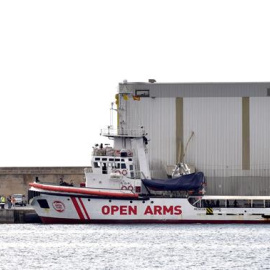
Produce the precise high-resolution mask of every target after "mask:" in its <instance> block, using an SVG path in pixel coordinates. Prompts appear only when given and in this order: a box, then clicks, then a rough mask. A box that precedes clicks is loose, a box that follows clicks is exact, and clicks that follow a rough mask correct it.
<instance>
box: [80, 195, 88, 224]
mask: <svg viewBox="0 0 270 270" xmlns="http://www.w3.org/2000/svg"><path fill="white" fill-rule="evenodd" d="M78 199H79V202H80V203H81V206H82V208H83V211H84V213H85V215H86V217H87V219H90V217H89V215H88V213H87V211H86V208H85V206H84V203H83V201H82V198H78Z"/></svg>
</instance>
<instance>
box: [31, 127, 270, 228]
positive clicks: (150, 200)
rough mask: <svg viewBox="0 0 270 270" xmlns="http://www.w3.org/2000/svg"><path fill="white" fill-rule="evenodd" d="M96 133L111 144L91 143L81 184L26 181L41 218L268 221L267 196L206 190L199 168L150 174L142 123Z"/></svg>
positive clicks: (58, 220)
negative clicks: (161, 175)
mask: <svg viewBox="0 0 270 270" xmlns="http://www.w3.org/2000/svg"><path fill="white" fill-rule="evenodd" d="M101 134H102V135H104V136H106V137H108V138H110V139H112V140H113V141H114V146H113V147H111V146H109V145H105V146H103V144H100V145H96V146H95V147H94V148H93V153H92V159H91V168H88V169H85V172H84V173H85V183H83V185H82V186H78V187H75V186H70V185H68V184H65V183H63V182H62V183H59V184H58V185H56V184H48V183H41V182H40V181H35V182H33V183H30V192H29V194H30V197H32V199H31V205H32V206H33V207H34V209H35V211H36V213H37V215H38V216H39V217H40V219H41V220H42V222H43V223H50V224H55V223H65V224H67V223H72V224H83V223H179V224H180V223H221V224H223V223H263V224H264V223H270V196H207V195H205V194H204V193H205V186H206V181H205V177H204V174H203V173H202V172H193V173H188V174H182V175H179V174H177V176H176V177H173V178H170V179H153V178H152V177H151V173H150V169H149V162H148V156H147V144H148V140H147V138H146V136H147V134H146V132H145V131H144V130H143V129H140V130H126V129H124V128H123V127H120V128H119V129H118V130H116V131H113V130H112V129H111V126H109V127H108V129H106V130H104V131H102V132H101ZM185 171H188V170H185Z"/></svg>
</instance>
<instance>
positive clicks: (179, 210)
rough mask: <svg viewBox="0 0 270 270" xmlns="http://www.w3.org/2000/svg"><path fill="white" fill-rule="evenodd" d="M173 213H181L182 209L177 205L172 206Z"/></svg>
mask: <svg viewBox="0 0 270 270" xmlns="http://www.w3.org/2000/svg"><path fill="white" fill-rule="evenodd" d="M174 214H175V215H181V214H182V210H181V206H180V205H177V206H175V207H174Z"/></svg>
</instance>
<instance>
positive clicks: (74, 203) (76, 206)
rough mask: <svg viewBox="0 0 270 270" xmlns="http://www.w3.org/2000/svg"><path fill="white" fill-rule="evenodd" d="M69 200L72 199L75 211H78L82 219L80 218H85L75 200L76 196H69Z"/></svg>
mask: <svg viewBox="0 0 270 270" xmlns="http://www.w3.org/2000/svg"><path fill="white" fill-rule="evenodd" d="M71 200H72V202H73V205H74V207H75V209H76V211H77V213H78V216H79V218H80V219H82V220H83V219H85V218H84V216H83V213H82V211H81V209H80V206H79V204H78V202H77V201H76V198H75V197H71Z"/></svg>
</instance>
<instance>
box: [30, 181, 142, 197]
mask: <svg viewBox="0 0 270 270" xmlns="http://www.w3.org/2000/svg"><path fill="white" fill-rule="evenodd" d="M29 186H30V187H35V188H39V189H43V190H48V191H58V192H66V193H78V194H88V195H96V196H109V197H119V198H138V197H139V195H138V194H134V193H123V192H120V191H119V192H109V191H101V190H91V189H88V188H75V187H62V186H53V185H43V184H38V183H29Z"/></svg>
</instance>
